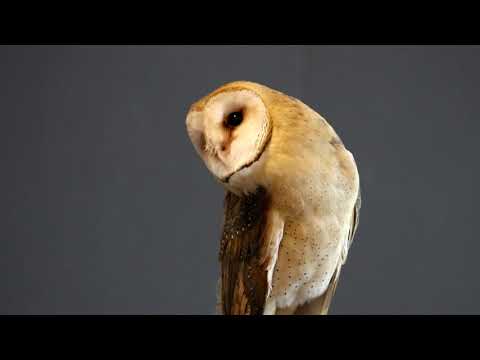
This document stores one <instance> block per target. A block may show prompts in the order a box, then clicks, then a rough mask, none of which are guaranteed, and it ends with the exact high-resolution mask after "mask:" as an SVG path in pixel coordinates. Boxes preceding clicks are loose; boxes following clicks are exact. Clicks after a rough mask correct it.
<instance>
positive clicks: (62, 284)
mask: <svg viewBox="0 0 480 360" xmlns="http://www.w3.org/2000/svg"><path fill="white" fill-rule="evenodd" d="M479 64H480V47H479V46H260V45H258V46H0V134H1V140H2V141H1V143H2V149H3V150H2V152H1V163H0V165H1V167H0V175H1V177H0V185H1V193H0V195H1V202H0V219H1V220H0V225H1V227H0V236H1V238H0V313H1V314H212V313H213V312H214V305H215V288H216V279H217V272H218V270H219V268H218V264H217V249H218V241H219V235H220V225H221V213H222V201H223V190H222V189H221V188H220V186H219V185H217V184H216V183H215V182H214V180H213V178H211V176H210V175H209V173H208V172H207V170H206V169H205V167H204V165H203V164H202V163H201V162H200V160H199V159H198V158H197V155H196V153H195V152H194V150H193V147H192V146H191V144H190V142H189V140H188V138H187V135H186V131H185V125H184V124H185V114H186V111H187V109H188V107H189V106H190V104H191V103H192V102H193V101H195V100H196V99H198V98H200V97H201V96H203V95H205V94H207V93H208V92H209V91H211V90H213V89H215V88H216V87H217V86H220V85H222V84H223V83H225V82H228V81H232V80H240V79H242V80H252V81H256V82H260V83H264V84H266V85H268V86H271V87H273V88H275V89H278V90H280V91H283V92H286V93H288V94H289V95H292V96H295V97H298V98H300V99H301V100H303V101H304V102H306V103H307V104H309V105H310V106H312V107H313V108H314V109H316V110H317V111H318V112H320V113H321V114H322V115H324V116H325V117H326V118H327V119H328V120H329V121H330V122H331V124H332V125H333V126H334V127H335V129H336V130H337V132H338V133H339V134H340V136H341V137H342V139H343V141H344V142H345V144H346V145H347V147H348V148H349V149H350V150H351V151H352V152H353V154H354V155H355V158H356V160H357V164H358V166H359V170H360V176H361V182H362V190H363V208H362V213H361V222H360V227H359V230H358V233H357V237H356V239H355V242H354V245H353V247H352V250H351V252H350V255H349V259H348V262H347V264H346V266H345V267H344V269H343V272H342V276H341V281H340V283H339V287H338V290H337V293H336V296H335V299H334V302H333V305H332V308H331V314H472V313H475V314H477V313H480V281H479V278H478V276H479V274H480V263H479V262H478V256H479V252H480V241H479V239H478V227H479V223H480V220H479V219H478V216H479V215H478V214H479V212H478V211H479V210H478V208H479V207H478V206H479V202H478V200H479V194H478V186H477V184H478V181H479V167H478V150H477V140H478V136H479V135H478V134H479V131H480V126H479V122H480V120H479V114H480V98H479V95H480V86H479V84H480V67H479Z"/></svg>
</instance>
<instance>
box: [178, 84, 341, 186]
mask: <svg viewBox="0 0 480 360" xmlns="http://www.w3.org/2000/svg"><path fill="white" fill-rule="evenodd" d="M186 125H187V131H188V135H189V137H190V139H191V141H192V143H193V145H194V147H195V149H196V151H197V153H198V154H199V155H200V157H201V159H202V160H203V162H204V163H205V165H206V167H207V168H208V170H209V171H210V172H211V173H212V174H213V176H214V177H215V178H216V179H217V180H218V181H220V182H221V183H222V184H223V185H224V186H225V187H226V188H227V189H228V190H230V191H232V192H234V193H236V194H240V193H244V194H246V193H249V192H251V191H254V190H255V189H256V188H257V187H258V186H262V187H264V188H266V189H267V190H269V189H271V188H272V187H273V186H277V185H276V184H285V183H286V182H285V179H286V177H288V176H295V177H298V178H301V176H302V172H304V171H305V169H306V168H307V167H308V160H305V159H308V158H309V157H308V156H305V154H306V153H308V152H309V151H310V150H312V153H313V154H316V155H315V157H317V158H318V156H322V153H325V154H328V152H329V151H331V149H329V147H331V146H330V145H329V144H328V141H332V139H337V137H336V134H335V132H334V130H333V128H331V126H330V125H329V124H328V123H327V122H326V121H325V119H324V118H323V117H321V116H320V115H319V114H318V113H317V112H315V111H314V110H313V109H311V108H310V107H308V106H307V105H305V104H304V103H303V102H301V101H300V100H298V99H295V98H293V97H291V96H288V95H286V94H284V93H281V92H279V91H277V90H274V89H271V88H269V87H267V86H264V85H261V84H258V83H254V82H247V81H236V82H231V83H228V84H226V85H223V86H222V87H220V88H218V89H217V90H215V91H213V92H211V93H210V94H209V95H207V96H205V97H203V98H202V99H200V100H199V101H197V102H195V103H194V104H193V105H192V106H191V107H190V110H189V111H188V114H187V119H186ZM313 147H315V151H313V149H312V148H313ZM287 169H288V171H287Z"/></svg>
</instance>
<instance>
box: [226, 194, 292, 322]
mask: <svg viewBox="0 0 480 360" xmlns="http://www.w3.org/2000/svg"><path fill="white" fill-rule="evenodd" d="M224 213H225V218H224V224H223V233H222V241H221V244H220V255H219V260H220V263H221V285H220V301H221V304H220V305H221V308H222V312H223V314H225V315H262V314H263V312H264V308H265V302H266V299H267V297H268V295H269V293H270V289H271V282H272V273H273V268H274V266H275V262H276V259H277V254H278V246H279V244H280V241H281V238H282V236H283V222H282V221H281V220H280V219H279V217H278V216H277V215H276V212H275V211H274V210H273V209H272V208H271V203H270V199H269V196H268V194H267V192H266V191H265V190H264V189H263V188H259V189H258V190H257V192H256V193H255V194H251V195H247V196H237V195H235V194H233V193H232V192H227V194H226V196H225V203H224Z"/></svg>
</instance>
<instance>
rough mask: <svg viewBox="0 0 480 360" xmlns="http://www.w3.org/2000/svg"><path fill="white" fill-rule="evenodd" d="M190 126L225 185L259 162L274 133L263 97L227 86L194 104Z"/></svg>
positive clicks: (193, 138) (206, 160) (195, 141)
mask: <svg viewBox="0 0 480 360" xmlns="http://www.w3.org/2000/svg"><path fill="white" fill-rule="evenodd" d="M186 125H187V131H188V135H189V137H190V140H191V141H192V144H193V146H194V147H195V150H196V151H197V153H198V154H199V155H200V157H201V159H202V160H203V161H204V163H205V165H206V166H207V168H208V169H209V171H210V172H211V173H212V174H213V175H214V176H215V177H216V178H217V179H218V180H220V181H221V182H223V183H224V184H228V182H229V181H230V179H231V178H232V176H235V175H236V174H238V173H239V172H241V171H243V170H245V169H248V168H250V167H251V165H253V164H254V163H255V162H257V160H258V159H259V158H260V156H261V155H262V153H263V151H264V150H265V146H266V143H267V141H268V137H269V136H270V132H271V125H270V118H269V114H268V111H267V108H266V106H265V104H264V102H263V100H262V98H261V97H260V96H259V95H258V94H257V93H256V92H255V91H253V90H251V89H248V88H246V87H241V86H224V87H222V88H220V89H218V90H217V91H215V92H213V93H212V94H210V95H208V96H206V97H205V98H203V99H201V100H199V101H198V102H196V103H195V104H193V105H192V107H191V108H190V110H189V112H188V114H187V119H186Z"/></svg>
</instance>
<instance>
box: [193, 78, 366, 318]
mask: <svg viewBox="0 0 480 360" xmlns="http://www.w3.org/2000/svg"><path fill="white" fill-rule="evenodd" d="M222 96H223V99H222ZM212 99H214V100H213V101H214V103H213V104H212V105H211V109H210V110H209V102H210V101H212ZM216 102H218V103H216ZM232 104H233V105H232ZM238 109H241V111H242V114H243V115H242V116H243V122H244V124H243V125H244V128H240V127H241V126H242V123H241V124H240V125H236V122H233V124H234V125H235V126H234V127H233V128H230V125H229V124H228V123H227V124H226V125H225V121H226V120H225V116H227V117H228V116H229V114H231V113H232V111H234V112H235V111H237V113H238ZM192 110H193V112H192ZM216 117H218V120H217V121H218V123H219V124H220V126H226V127H227V130H226V131H223V130H222V131H220V130H219V131H218V132H217V131H216V130H217V129H207V128H208V126H209V125H208V124H209V123H216V122H215V120H212V118H216ZM227 120H228V118H227ZM248 121H250V123H249V125H250V126H251V128H247V122H248ZM200 122H201V123H202V125H200V124H199V123H200ZM237 122H238V121H237ZM206 127H207V128H206ZM187 128H188V129H189V135H190V137H191V139H192V142H193V143H194V145H195V144H199V145H198V146H196V149H197V152H199V154H200V156H202V158H203V159H204V161H205V163H206V165H207V168H209V170H210V171H211V172H212V173H213V174H214V175H215V177H216V178H217V179H218V180H219V181H220V182H221V183H222V185H223V186H224V187H225V189H226V191H227V196H226V207H225V222H224V229H225V231H224V233H223V235H222V244H221V256H220V261H221V262H222V275H221V294H222V296H221V299H220V300H221V303H222V309H223V313H231V314H237V313H250V314H251V313H261V314H279V313H287V314H294V313H301V312H302V311H304V313H326V311H327V310H328V306H329V304H330V301H331V296H332V295H333V292H334V290H335V287H336V283H337V281H338V276H339V273H340V269H341V266H342V265H343V264H344V262H345V259H346V257H347V254H348V249H349V247H350V244H351V241H352V239H353V234H354V232H355V229H356V225H357V224H358V211H359V196H360V190H359V189H360V188H359V175H358V171H357V168H356V165H355V161H354V158H353V156H352V154H351V153H350V152H349V151H348V150H347V149H346V148H345V147H344V145H343V143H342V142H341V141H340V139H339V137H338V135H337V134H336V133H335V131H334V129H333V128H332V127H331V126H330V125H329V124H328V122H327V121H326V120H325V119H324V118H323V117H321V116H320V115H319V114H318V113H316V112H315V111H314V110H312V109H311V108H310V107H308V106H307V105H305V104H304V103H302V102H301V101H299V100H297V99H294V98H292V97H290V96H288V95H285V94H283V93H280V92H278V91H275V90H273V89H270V88H268V87H265V86H263V85H259V84H255V83H250V82H235V83H230V84H227V85H225V86H224V87H222V88H219V89H218V90H216V91H215V92H213V93H212V94H210V95H209V96H207V97H206V98H204V99H202V100H200V102H197V103H196V104H194V105H193V106H192V108H191V110H190V112H189V116H188V117H187ZM232 129H233V131H231V130H232ZM236 130H239V131H238V132H236ZM240 130H241V131H243V133H242V132H241V131H240ZM247 130H248V131H247ZM195 131H197V133H195ZM199 133H200V135H199ZM242 139H245V142H244V143H241V144H240V143H239V144H233V143H232V142H235V141H237V142H239V141H243V140H242ZM212 148H213V150H212ZM222 151H223V154H222ZM212 156H213V157H214V158H215V159H212ZM259 189H262V192H261V195H255V194H257V193H258V191H259ZM247 199H249V200H247ZM243 202H244V203H245V204H247V205H245V204H243ZM239 204H240V205H239ZM259 204H260V205H259ZM258 208H261V209H262V210H260V211H254V210H252V209H258ZM252 214H253V215H252ZM230 220H231V221H230ZM227 224H228V225H227ZM222 249H223V251H222ZM242 254H243V255H242ZM245 254H246V255H245ZM315 301H316V302H317V303H318V304H317V305H315ZM225 303H227V304H225ZM302 309H303V310H302Z"/></svg>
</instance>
